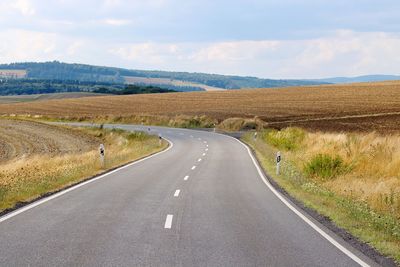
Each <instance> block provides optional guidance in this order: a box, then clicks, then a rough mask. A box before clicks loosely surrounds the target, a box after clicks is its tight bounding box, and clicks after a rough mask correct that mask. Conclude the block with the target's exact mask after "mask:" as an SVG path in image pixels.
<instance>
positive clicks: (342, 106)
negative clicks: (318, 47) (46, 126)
mask: <svg viewBox="0 0 400 267" xmlns="http://www.w3.org/2000/svg"><path fill="white" fill-rule="evenodd" d="M0 114H3V115H10V114H30V115H44V116H50V117H75V118H76V117H98V116H130V115H144V114H153V115H169V116H173V115H181V114H183V115H208V116H210V117H213V118H217V119H218V120H223V119H225V118H229V117H249V118H251V117H254V116H258V117H259V118H261V119H262V120H264V121H265V122H267V123H269V124H270V125H271V126H273V127H281V126H284V125H292V126H294V125H299V126H304V127H306V128H312V129H319V128H321V129H328V128H329V129H333V130H335V129H336V130H368V131H370V130H378V131H398V130H400V124H398V123H396V122H398V120H399V115H400V81H397V82H393V81H391V82H388V83H385V82H380V83H360V84H347V85H324V86H309V87H291V88H279V89H275V88H274V89H252V90H237V91H218V92H192V93H171V94H151V95H130V96H106V97H96V98H82V99H64V100H50V101H42V102H32V103H18V104H4V105H0ZM360 115H361V116H360ZM313 120H314V121H313Z"/></svg>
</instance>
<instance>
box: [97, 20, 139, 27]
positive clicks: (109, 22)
mask: <svg viewBox="0 0 400 267" xmlns="http://www.w3.org/2000/svg"><path fill="white" fill-rule="evenodd" d="M101 22H102V23H104V24H107V25H111V26H125V25H129V24H131V23H132V21H130V20H126V19H105V20H102V21H101Z"/></svg>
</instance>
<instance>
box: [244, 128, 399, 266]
mask: <svg viewBox="0 0 400 267" xmlns="http://www.w3.org/2000/svg"><path fill="white" fill-rule="evenodd" d="M243 139H244V141H245V142H246V143H247V144H249V145H250V146H251V147H252V148H253V149H254V150H255V151H256V154H257V157H258V159H259V160H260V162H261V164H262V165H263V167H264V169H265V170H266V171H267V173H268V174H269V175H270V176H271V177H272V178H273V179H274V180H275V181H276V182H277V183H278V184H279V185H280V186H281V187H282V188H284V189H285V190H286V191H287V192H288V193H289V194H290V195H291V196H293V197H294V198H296V199H297V200H299V201H301V202H302V203H304V204H305V206H307V207H309V208H312V209H314V210H316V211H317V212H318V213H320V214H322V215H324V216H326V217H328V218H330V219H331V220H332V221H333V222H334V223H335V224H336V225H337V226H339V227H341V228H343V229H346V230H347V231H349V232H350V233H351V234H353V235H354V236H356V237H358V238H359V239H360V240H362V241H364V242H366V243H369V244H371V245H372V246H373V247H375V248H377V249H378V250H379V251H381V252H382V253H383V254H385V255H388V256H390V257H392V258H394V259H395V260H396V261H397V262H398V263H399V262H400V138H399V136H398V135H388V136H381V135H378V134H376V133H368V134H356V133H341V134H334V133H321V132H315V133H311V132H306V131H304V130H301V129H298V128H287V129H284V130H282V131H275V130H265V131H262V132H261V133H260V134H259V137H258V138H257V140H254V138H253V135H252V134H250V133H249V134H247V135H245V136H244V137H243ZM278 150H279V151H281V152H282V157H283V161H282V165H281V175H279V176H277V175H276V169H275V155H276V152H277V151H278Z"/></svg>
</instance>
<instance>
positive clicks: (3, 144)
mask: <svg viewBox="0 0 400 267" xmlns="http://www.w3.org/2000/svg"><path fill="white" fill-rule="evenodd" d="M97 144H98V142H97V141H96V139H95V138H93V137H90V136H89V135H85V134H82V133H80V132H78V131H75V130H70V129H67V128H62V127H58V126H52V125H47V124H43V123H38V122H30V121H18V120H2V119H0V151H1V154H0V163H3V162H6V161H9V160H11V159H18V158H26V157H30V156H33V155H38V154H39V155H40V154H42V155H44V154H45V155H49V156H55V155H60V154H66V153H73V152H85V151H89V150H91V149H94V148H96V147H97Z"/></svg>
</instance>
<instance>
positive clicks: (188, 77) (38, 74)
mask: <svg viewBox="0 0 400 267" xmlns="http://www.w3.org/2000/svg"><path fill="white" fill-rule="evenodd" d="M1 73H3V75H1ZM1 77H3V78H10V77H13V78H28V79H41V80H54V79H55V80H76V81H86V82H87V81H90V82H108V83H119V84H121V83H128V84H129V83H130V84H138V85H153V86H162V87H164V88H165V87H166V88H167V89H172V90H177V91H199V90H206V91H216V90H225V89H241V88H266V87H286V86H302V85H315V84H324V83H326V82H322V81H306V80H273V79H260V78H256V77H241V76H229V75H219V74H206V73H189V72H169V71H148V70H129V69H123V68H113V67H101V66H91V65H83V64H67V63H62V62H58V61H52V62H43V63H37V62H25V63H12V64H0V78H1Z"/></svg>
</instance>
